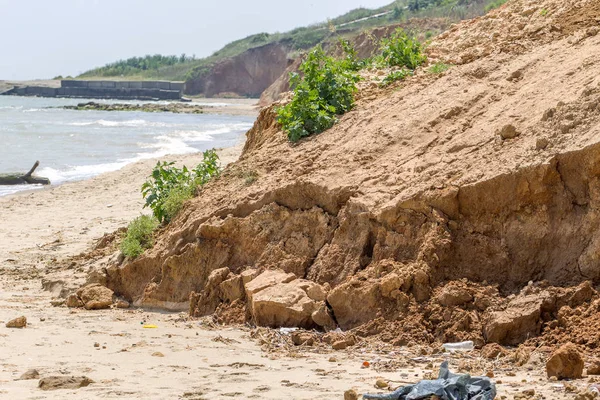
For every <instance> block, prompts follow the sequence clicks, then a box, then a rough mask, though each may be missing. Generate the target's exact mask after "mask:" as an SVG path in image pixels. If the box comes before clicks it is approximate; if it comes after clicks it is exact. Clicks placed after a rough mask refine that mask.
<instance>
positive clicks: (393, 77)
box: [379, 69, 412, 87]
mask: <svg viewBox="0 0 600 400" xmlns="http://www.w3.org/2000/svg"><path fill="white" fill-rule="evenodd" d="M409 75H412V72H411V71H407V70H405V69H401V70H399V71H394V72H390V73H389V74H388V75H387V76H386V77H385V78H383V80H382V81H381V83H380V84H379V86H381V87H385V86H389V85H391V84H392V83H394V82H397V81H401V80H404V78H406V77H407V76H409Z"/></svg>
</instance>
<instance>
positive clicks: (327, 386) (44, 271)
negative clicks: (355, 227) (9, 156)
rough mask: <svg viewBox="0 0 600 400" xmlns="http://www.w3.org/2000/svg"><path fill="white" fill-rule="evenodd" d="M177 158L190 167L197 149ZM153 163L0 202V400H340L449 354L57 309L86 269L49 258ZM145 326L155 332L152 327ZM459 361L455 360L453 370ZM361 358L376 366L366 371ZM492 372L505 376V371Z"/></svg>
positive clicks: (130, 189) (115, 207)
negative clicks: (288, 341)
mask: <svg viewBox="0 0 600 400" xmlns="http://www.w3.org/2000/svg"><path fill="white" fill-rule="evenodd" d="M239 152H240V147H237V148H231V149H226V150H222V151H221V159H222V160H223V161H224V162H230V161H232V160H234V159H235V158H236V157H237V156H238V154H239ZM175 159H177V161H178V162H184V163H186V164H187V165H192V164H194V163H196V162H197V161H199V159H200V155H197V154H196V155H187V156H183V157H175ZM154 163H155V160H148V161H143V162H139V163H136V164H132V165H129V166H127V167H125V168H124V169H122V170H120V171H116V172H112V173H107V174H104V175H101V176H98V177H96V178H94V179H90V180H88V181H82V182H76V183H69V184H64V185H62V186H58V187H53V188H50V189H47V190H38V191H32V192H28V193H20V194H16V195H13V196H8V197H3V198H0V210H1V211H0V220H1V221H2V224H1V225H0V238H1V240H0V355H1V357H0V398H18V399H41V398H44V399H71V398H86V399H91V398H134V399H137V398H140V399H141V398H143V399H176V398H181V399H220V398H260V399H283V398H288V399H315V398H320V399H340V398H342V397H343V393H344V391H345V390H347V389H350V388H355V389H357V391H358V392H359V393H364V392H372V391H376V389H375V388H374V384H375V382H376V380H377V379H378V378H380V377H381V378H383V379H385V380H386V381H388V382H390V384H391V385H392V386H398V385H400V384H403V383H409V382H416V381H418V380H420V379H422V378H423V377H424V374H425V373H426V372H431V371H432V370H433V369H435V367H437V365H438V364H439V362H441V361H442V360H443V359H445V358H447V357H448V356H444V355H437V356H427V357H421V358H417V359H415V360H414V361H411V360H410V359H411V358H414V357H416V356H417V355H418V353H417V351H418V350H416V349H413V350H412V351H411V350H407V349H397V348H396V349H395V350H390V348H389V346H388V347H385V346H380V345H379V344H373V343H364V344H359V345H358V346H356V347H354V348H352V349H351V350H344V351H337V352H336V351H333V350H331V349H324V348H322V347H321V348H310V347H308V348H295V349H294V348H292V349H291V350H290V349H289V347H282V348H281V349H280V351H275V352H272V351H270V352H268V351H266V350H265V349H261V347H260V346H259V343H258V341H257V340H254V339H251V338H250V333H251V330H250V328H247V327H217V326H215V325H214V324H211V323H209V322H206V321H194V320H188V318H187V315H185V314H176V313H164V312H157V311H150V310H142V309H126V310H122V309H113V310H107V311H85V310H72V309H68V308H66V307H64V306H57V307H54V306H52V305H51V302H52V301H53V300H56V299H57V295H58V294H59V293H58V292H59V291H60V290H61V289H63V288H64V287H68V286H70V285H73V284H77V283H81V282H83V280H84V279H85V276H86V271H82V270H68V271H67V273H66V274H65V273H64V271H63V272H62V275H60V273H57V272H56V269H54V268H53V267H52V266H53V265H54V264H55V262H54V261H53V260H61V259H64V258H66V257H68V256H71V255H76V254H78V253H80V252H82V251H84V250H86V249H89V247H90V246H92V245H93V244H94V242H95V240H97V239H98V238H99V237H101V236H102V235H103V234H104V233H108V232H113V231H114V230H116V229H117V228H119V227H123V226H125V225H126V224H127V222H128V221H130V220H131V219H132V218H134V217H135V216H137V215H139V214H140V212H141V211H142V205H143V202H142V199H141V196H140V193H139V189H138V188H139V187H140V185H141V183H142V182H143V181H144V180H145V178H146V176H147V175H148V174H149V172H150V171H151V169H152V166H153V165H154ZM42 284H45V285H46V288H47V289H48V290H43V289H42ZM21 315H23V316H25V317H27V319H28V326H27V327H26V328H25V329H10V328H6V327H5V326H4V325H5V323H6V322H7V321H9V320H10V319H12V318H15V317H18V316H21ZM143 323H145V324H154V325H157V326H158V328H156V329H146V328H144V327H143ZM271 335H275V337H277V336H279V335H281V334H280V333H276V332H271ZM269 337H273V336H269ZM95 345H96V346H98V347H95ZM275 349H277V346H275ZM461 358H463V357H458V358H456V357H450V359H451V361H452V365H453V366H454V368H456V367H457V365H458V362H459V359H461ZM469 359H472V357H470V356H467V360H469ZM365 360H370V361H371V362H372V365H373V367H371V368H361V366H362V363H363V361H365ZM32 368H35V369H37V370H38V371H39V373H40V376H41V377H45V376H51V375H65V376H71V375H74V376H82V375H85V376H87V377H89V378H91V379H92V380H93V381H94V383H93V384H91V385H90V386H88V387H84V388H80V389H62V390H56V391H48V392H47V391H42V390H41V389H39V388H38V379H33V380H18V378H19V377H20V376H21V374H23V373H24V372H25V371H27V370H29V369H32ZM537 371H538V372H529V373H528V374H525V373H523V372H521V373H518V374H517V376H515V377H509V378H506V377H505V378H503V380H504V383H505V384H503V385H501V387H500V392H501V393H509V392H515V391H521V390H523V389H526V388H529V387H532V383H531V382H534V381H536V380H538V379H540V378H541V375H540V372H539V371H540V370H539V368H538V369H537ZM505 372H507V371H505ZM496 374H497V376H499V375H503V373H502V371H500V370H497V371H496ZM522 379H526V380H527V381H528V382H529V383H522V382H521V380H522ZM510 382H512V383H510ZM506 383H509V384H508V385H506ZM542 385H543V386H544V387H545V390H546V391H548V390H551V388H549V387H548V384H547V383H542ZM537 391H538V393H539V392H540V388H539V387H538V388H537ZM550 394H551V393H550Z"/></svg>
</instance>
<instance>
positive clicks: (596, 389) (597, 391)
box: [590, 383, 600, 394]
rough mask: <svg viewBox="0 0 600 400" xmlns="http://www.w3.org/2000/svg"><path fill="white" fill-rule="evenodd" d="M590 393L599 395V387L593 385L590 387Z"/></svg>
mask: <svg viewBox="0 0 600 400" xmlns="http://www.w3.org/2000/svg"><path fill="white" fill-rule="evenodd" d="M590 392H592V393H598V394H600V385H599V384H597V383H596V384H594V385H590Z"/></svg>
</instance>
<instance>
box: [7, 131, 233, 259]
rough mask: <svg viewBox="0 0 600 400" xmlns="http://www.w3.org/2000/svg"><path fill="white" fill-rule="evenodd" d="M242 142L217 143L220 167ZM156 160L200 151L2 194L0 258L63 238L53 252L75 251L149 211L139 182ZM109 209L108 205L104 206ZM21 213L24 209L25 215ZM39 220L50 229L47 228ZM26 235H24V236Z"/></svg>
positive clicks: (30, 252) (194, 160) (189, 157)
mask: <svg viewBox="0 0 600 400" xmlns="http://www.w3.org/2000/svg"><path fill="white" fill-rule="evenodd" d="M242 148H243V141H242V142H240V143H239V144H237V145H236V146H233V147H226V148H221V149H217V153H218V154H219V158H220V162H221V165H222V166H223V167H224V166H225V165H227V164H229V163H231V162H233V161H235V160H237V158H238V157H239V155H240V153H241V150H242ZM159 160H161V161H164V160H170V161H174V162H175V163H176V164H177V165H182V164H185V165H187V166H188V167H190V166H193V165H196V164H198V163H199V162H200V161H201V160H202V152H198V153H191V154H182V155H167V156H163V157H159V158H152V159H146V160H141V161H137V162H134V163H131V164H127V165H125V166H124V167H123V168H121V169H119V170H116V171H112V172H105V173H102V174H99V175H97V176H94V177H91V178H89V179H84V180H79V181H72V182H65V183H61V184H57V185H51V186H48V187H42V188H38V189H34V188H32V189H30V190H23V191H19V192H17V193H12V194H8V195H6V196H2V197H0V210H1V211H0V218H1V219H2V221H3V224H1V225H0V237H4V238H5V240H2V241H0V262H2V261H3V260H5V259H17V260H19V259H23V257H22V256H20V255H25V254H27V257H25V259H23V260H22V261H25V262H27V261H30V260H31V259H32V257H34V256H35V255H36V254H38V253H39V252H38V249H39V247H40V246H44V243H49V242H53V241H56V240H59V243H60V244H61V245H60V247H61V251H57V253H59V254H64V255H67V254H76V253H79V252H82V251H84V250H86V249H87V248H89V246H91V244H92V243H93V241H94V240H95V239H97V238H99V237H101V236H102V235H103V234H105V233H112V232H114V231H115V230H117V229H118V228H120V227H122V226H126V225H127V223H128V222H129V221H130V220H131V219H133V218H134V217H135V216H137V215H140V214H142V213H147V212H148V209H143V205H144V201H143V198H142V195H141V193H140V188H141V185H142V184H143V183H144V182H145V181H146V179H147V177H148V176H149V175H150V174H151V172H152V169H153V168H154V166H155V165H156V162H157V161H159ZM57 201H59V202H60V203H61V204H62V207H56V205H55V204H54V203H55V202H57ZM98 204H101V205H98ZM55 208H58V209H55ZM107 209H109V211H108V212H105V210H107ZM84 214H87V215H93V218H92V221H88V220H87V219H86V218H84V217H82V215H84ZM105 214H108V218H107V219H105V220H104V221H100V224H99V225H103V226H94V227H90V225H93V224H92V223H91V222H93V220H94V219H100V218H102V216H103V215H105ZM22 215H27V216H28V218H27V220H24V219H23V218H22ZM43 221H47V222H48V223H45V222H43ZM79 221H81V222H79ZM41 225H46V226H49V227H51V228H52V229H45V228H44V227H43V226H41ZM50 231H53V232H50ZM73 231H77V232H76V233H73ZM82 232H83V233H82ZM24 238H27V240H22V239H24ZM82 239H83V240H82Z"/></svg>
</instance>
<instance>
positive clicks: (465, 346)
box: [442, 340, 475, 352]
mask: <svg viewBox="0 0 600 400" xmlns="http://www.w3.org/2000/svg"><path fill="white" fill-rule="evenodd" d="M442 347H443V348H444V350H447V351H450V352H453V351H471V350H473V349H474V348H475V345H474V344H473V342H472V341H470V340H468V341H466V342H459V343H444V344H443V345H442Z"/></svg>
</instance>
